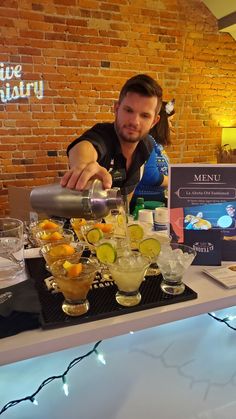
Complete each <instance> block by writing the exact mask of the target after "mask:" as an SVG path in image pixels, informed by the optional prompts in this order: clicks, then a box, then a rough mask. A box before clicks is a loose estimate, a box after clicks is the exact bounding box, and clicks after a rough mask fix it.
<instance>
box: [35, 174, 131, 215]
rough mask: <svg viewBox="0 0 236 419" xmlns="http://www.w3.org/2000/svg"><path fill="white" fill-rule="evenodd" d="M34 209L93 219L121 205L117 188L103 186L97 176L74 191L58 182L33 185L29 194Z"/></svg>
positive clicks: (51, 213) (50, 213) (53, 213)
mask: <svg viewBox="0 0 236 419" xmlns="http://www.w3.org/2000/svg"><path fill="white" fill-rule="evenodd" d="M30 203H31V206H32V208H33V209H34V210H36V211H43V212H46V213H47V214H49V215H50V216H59V217H66V218H85V219H87V220H94V219H97V218H102V217H105V216H106V215H107V214H108V213H109V212H110V210H111V209H117V208H119V207H121V206H122V205H123V200H122V197H121V193H120V189H119V188H111V189H103V187H102V182H101V181H100V180H98V179H95V180H93V181H89V182H88V185H87V187H86V189H85V190H82V191H76V190H71V189H68V188H64V187H62V186H60V185H59V184H51V185H44V186H39V187H37V188H34V189H33V190H32V192H31V194H30Z"/></svg>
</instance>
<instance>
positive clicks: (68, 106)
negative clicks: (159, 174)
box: [0, 0, 236, 216]
mask: <svg viewBox="0 0 236 419" xmlns="http://www.w3.org/2000/svg"><path fill="white" fill-rule="evenodd" d="M0 22H1V43H2V47H1V51H0V62H1V63H4V65H3V64H2V65H1V67H0V98H1V101H0V110H1V113H0V159H1V167H0V216H4V215H6V214H7V213H8V196H7V187H8V185H9V184H11V185H18V186H34V185H39V184H43V183H50V182H53V181H54V179H55V178H56V177H58V175H59V176H60V175H61V173H62V172H64V171H65V170H66V168H67V158H66V156H65V149H66V146H67V144H68V143H69V142H70V141H71V140H72V139H74V138H76V136H77V135H78V134H80V133H82V131H83V130H85V129H86V128H87V127H89V126H91V125H92V124H94V123H95V122H97V121H109V120H112V119H113V103H114V100H115V99H117V96H118V91H119V89H120V87H121V86H122V84H123V83H124V81H125V80H126V79H127V78H128V77H130V76H132V75H134V74H136V73H139V72H146V73H148V74H150V75H151V76H153V77H155V78H157V79H158V80H159V82H160V84H161V85H162V87H163V89H164V97H165V99H171V98H172V97H175V98H176V118H175V126H176V132H175V135H173V136H172V141H173V145H172V146H171V147H170V148H169V149H168V154H169V156H170V159H171V161H172V162H174V163H179V162H183V163H191V162H214V161H215V146H216V145H217V144H219V142H220V140H221V126H224V125H225V126H233V125H234V126H235V124H236V75H235V68H236V43H235V40H234V39H233V38H232V37H231V36H230V35H229V34H227V33H219V32H218V30H217V21H216V19H215V17H214V16H213V15H212V14H211V13H210V12H209V10H208V9H207V8H206V7H205V6H204V4H203V3H202V2H201V0H181V1H180V0H40V1H37V0H33V1H30V0H8V1H7V2H1V4H0ZM6 67H8V68H6ZM39 81H41V82H42V81H43V85H44V92H43V97H42V98H41V99H40V98H37V97H36V94H35V93H34V84H33V83H34V82H37V83H38V84H37V86H38V88H39ZM20 82H23V83H24V88H26V87H27V89H28V91H26V90H24V89H23V87H22V90H21V92H20V93H21V95H26V94H29V92H31V95H30V97H19V98H16V96H17V93H19V91H17V90H16V88H14V86H19V83H20ZM36 90H37V89H36ZM6 95H7V97H8V98H10V97H11V96H12V95H13V98H12V100H10V101H7V102H4V100H5V99H6ZM38 96H39V97H40V94H38Z"/></svg>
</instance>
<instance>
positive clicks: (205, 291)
mask: <svg viewBox="0 0 236 419" xmlns="http://www.w3.org/2000/svg"><path fill="white" fill-rule="evenodd" d="M227 264H229V263H227ZM225 265H226V263H225ZM203 268H204V267H203V266H191V267H190V268H189V269H188V271H187V272H186V274H185V277H184V282H185V283H186V284H187V285H188V286H189V287H190V288H192V289H193V290H194V291H196V292H197V294H198V298H197V299H194V300H190V301H186V302H182V303H175V304H170V305H166V306H162V307H157V308H152V309H147V310H142V311H137V312H133V313H130V314H125V315H121V316H115V317H110V318H107V319H104V320H98V321H93V322H88V323H83V324H79V325H73V326H66V327H61V328H56V329H50V330H42V329H36V330H32V331H26V332H22V333H19V334H17V335H14V336H10V337H7V338H3V339H1V341H0V365H4V364H9V363H13V362H17V361H21V360H24V359H29V358H33V357H36V356H39V355H44V354H48V353H52V352H56V351H61V350H64V349H68V348H72V347H76V346H80V345H84V344H88V343H91V342H95V341H98V340H104V339H107V338H111V337H113V336H118V335H123V334H126V333H129V332H130V331H138V330H142V329H146V328H151V327H154V326H158V325H161V324H164V323H170V322H173V321H176V320H180V319H184V318H188V317H192V316H197V315H199V314H202V313H207V312H210V311H216V310H220V309H223V308H227V307H232V306H234V305H236V288H234V289H226V288H224V287H222V286H221V285H219V284H218V283H217V282H216V281H214V280H213V279H211V278H210V277H208V276H207V275H205V274H204V273H202V270H203Z"/></svg>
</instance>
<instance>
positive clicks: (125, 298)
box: [109, 252, 149, 307]
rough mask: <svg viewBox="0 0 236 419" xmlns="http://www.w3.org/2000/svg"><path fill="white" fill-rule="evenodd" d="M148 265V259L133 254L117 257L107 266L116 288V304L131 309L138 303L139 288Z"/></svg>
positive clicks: (139, 296)
mask: <svg viewBox="0 0 236 419" xmlns="http://www.w3.org/2000/svg"><path fill="white" fill-rule="evenodd" d="M148 265H149V260H148V258H146V257H145V256H143V255H141V254H139V253H135V252H132V253H130V254H129V255H128V256H121V257H118V258H117V259H116V261H115V262H114V263H111V264H109V270H110V272H111V275H112V278H113V280H114V282H115V284H116V285H117V288H118V291H117V293H116V301H117V302H118V304H120V305H122V306H128V307H131V306H135V305H137V304H139V303H140V301H141V294H140V292H139V287H140V285H141V283H142V281H143V278H144V275H145V272H146V269H147V267H148Z"/></svg>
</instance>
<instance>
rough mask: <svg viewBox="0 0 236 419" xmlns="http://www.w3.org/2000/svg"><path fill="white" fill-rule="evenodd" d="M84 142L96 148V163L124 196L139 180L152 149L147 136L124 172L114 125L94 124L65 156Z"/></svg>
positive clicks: (123, 160)
mask: <svg viewBox="0 0 236 419" xmlns="http://www.w3.org/2000/svg"><path fill="white" fill-rule="evenodd" d="M85 140H86V141H90V142H91V143H92V144H93V146H94V147H95V148H96V151H97V153H98V160H97V161H98V163H99V164H100V165H101V166H103V167H105V168H106V169H107V170H108V171H110V172H111V175H112V178H113V182H112V185H113V186H117V187H119V188H121V191H122V193H123V194H125V195H127V194H129V193H130V192H132V191H133V190H134V189H135V186H136V185H137V183H138V182H139V180H140V167H141V166H142V165H143V164H144V163H145V161H146V160H147V159H148V157H149V155H150V153H151V151H152V148H153V143H152V141H151V139H150V137H149V135H147V137H145V138H144V139H143V140H142V141H140V142H139V143H138V145H137V147H136V149H135V152H134V156H133V160H132V164H131V166H130V168H129V170H128V171H126V159H125V157H124V156H123V154H122V151H121V147H120V142H119V139H118V137H117V134H116V131H115V127H114V123H101V124H96V125H94V126H93V127H92V128H91V129H89V130H88V131H85V132H84V133H83V134H82V135H81V136H80V137H79V138H77V139H76V140H74V141H73V142H72V143H71V144H70V145H69V146H68V148H67V155H68V153H69V151H70V149H71V148H72V147H74V145H75V144H78V143H79V142H81V141H85Z"/></svg>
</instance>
